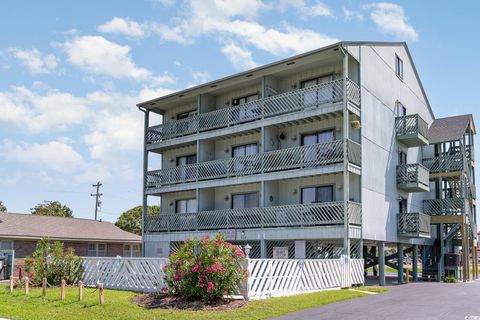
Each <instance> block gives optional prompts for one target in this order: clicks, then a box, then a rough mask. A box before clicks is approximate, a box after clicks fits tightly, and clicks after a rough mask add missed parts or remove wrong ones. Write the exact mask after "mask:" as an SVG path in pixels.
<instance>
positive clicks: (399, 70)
mask: <svg viewBox="0 0 480 320" xmlns="http://www.w3.org/2000/svg"><path fill="white" fill-rule="evenodd" d="M395 73H396V74H397V76H399V77H400V79H403V60H402V59H400V57H399V56H397V55H395Z"/></svg>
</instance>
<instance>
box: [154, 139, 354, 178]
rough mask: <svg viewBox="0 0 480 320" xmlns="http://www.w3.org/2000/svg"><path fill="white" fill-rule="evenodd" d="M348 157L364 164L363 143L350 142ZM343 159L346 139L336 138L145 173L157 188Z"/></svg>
mask: <svg viewBox="0 0 480 320" xmlns="http://www.w3.org/2000/svg"><path fill="white" fill-rule="evenodd" d="M348 158H349V161H350V162H351V163H354V164H357V165H361V146H360V144H358V143H356V142H353V141H348ZM342 161H343V140H336V141H331V142H325V143H319V144H313V145H307V146H301V147H293V148H287V149H280V150H274V151H268V152H263V153H258V154H252V155H248V156H242V157H234V158H228V159H221V160H212V161H206V162H201V163H194V164H189V165H185V166H178V167H172V168H166V169H160V170H155V171H149V172H147V174H146V176H145V186H146V187H147V188H158V187H161V186H165V185H171V184H176V183H185V182H194V181H203V180H210V179H218V178H228V177H239V176H248V175H254V174H261V173H269V172H275V171H284V170H292V169H300V168H317V167H320V166H324V165H329V164H334V163H340V162H342Z"/></svg>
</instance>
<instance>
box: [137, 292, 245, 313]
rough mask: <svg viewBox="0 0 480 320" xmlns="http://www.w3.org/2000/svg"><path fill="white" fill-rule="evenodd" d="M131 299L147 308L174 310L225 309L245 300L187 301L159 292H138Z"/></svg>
mask: <svg viewBox="0 0 480 320" xmlns="http://www.w3.org/2000/svg"><path fill="white" fill-rule="evenodd" d="M132 301H133V302H134V303H136V304H138V305H139V306H140V307H143V308H147V309H157V308H158V309H176V310H191V311H198V310H215V311H227V310H232V309H236V308H240V307H242V306H244V305H245V304H246V303H247V301H245V300H239V299H223V300H219V301H213V302H206V301H198V300H197V301H188V300H184V299H182V298H178V297H170V296H165V295H160V294H138V295H136V296H134V297H133V298H132Z"/></svg>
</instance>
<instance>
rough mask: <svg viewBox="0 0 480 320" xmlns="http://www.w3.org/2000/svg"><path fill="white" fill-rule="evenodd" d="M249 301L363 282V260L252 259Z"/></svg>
mask: <svg viewBox="0 0 480 320" xmlns="http://www.w3.org/2000/svg"><path fill="white" fill-rule="evenodd" d="M248 272H249V277H248V284H247V286H248V298H249V299H262V298H267V297H273V296H286V295H293V294H299V293H307V292H314V291H320V290H325V289H335V288H347V287H350V286H352V285H358V284H363V283H364V273H363V259H348V258H347V257H342V258H340V259H315V260H304V259H250V260H249V261H248Z"/></svg>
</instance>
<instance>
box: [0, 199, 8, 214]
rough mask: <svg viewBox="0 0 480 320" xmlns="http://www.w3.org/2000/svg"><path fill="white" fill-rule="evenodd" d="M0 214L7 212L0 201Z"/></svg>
mask: <svg viewBox="0 0 480 320" xmlns="http://www.w3.org/2000/svg"><path fill="white" fill-rule="evenodd" d="M0 212H7V207H5V205H4V204H3V202H2V201H0Z"/></svg>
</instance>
